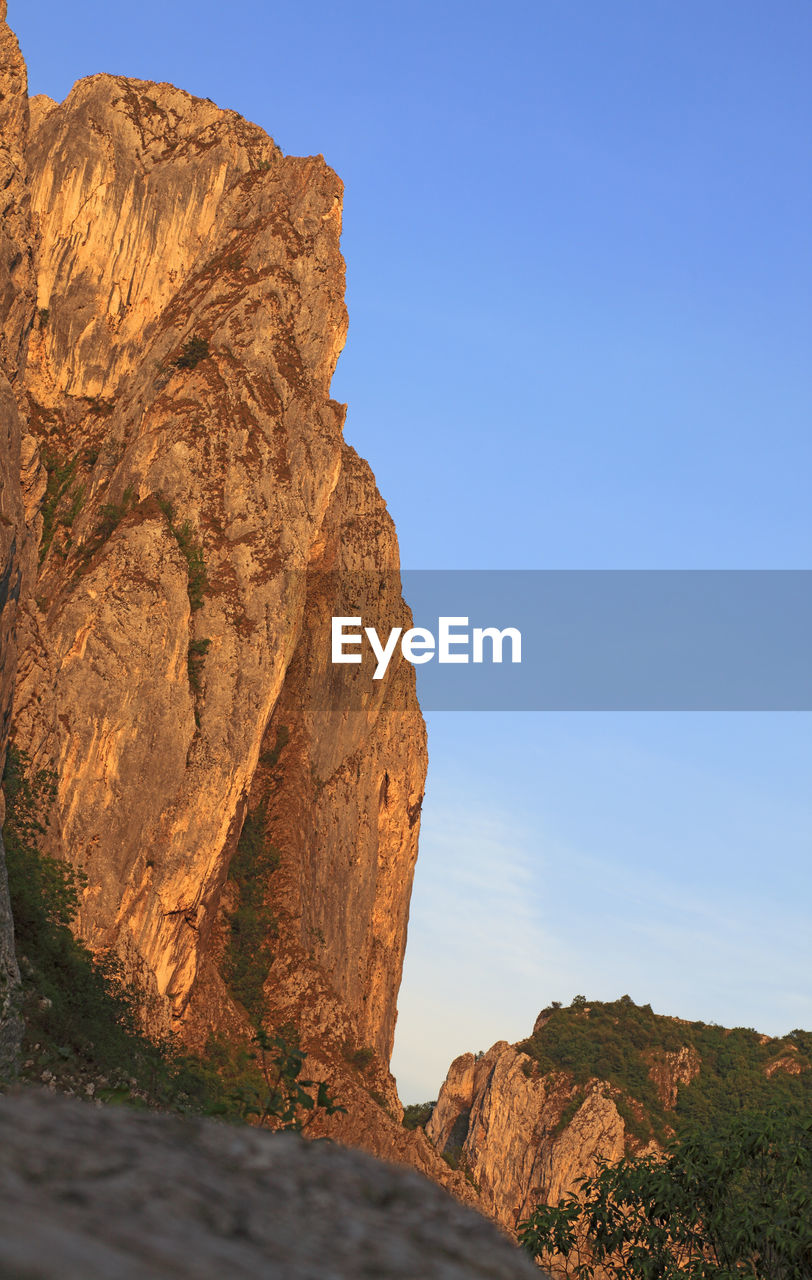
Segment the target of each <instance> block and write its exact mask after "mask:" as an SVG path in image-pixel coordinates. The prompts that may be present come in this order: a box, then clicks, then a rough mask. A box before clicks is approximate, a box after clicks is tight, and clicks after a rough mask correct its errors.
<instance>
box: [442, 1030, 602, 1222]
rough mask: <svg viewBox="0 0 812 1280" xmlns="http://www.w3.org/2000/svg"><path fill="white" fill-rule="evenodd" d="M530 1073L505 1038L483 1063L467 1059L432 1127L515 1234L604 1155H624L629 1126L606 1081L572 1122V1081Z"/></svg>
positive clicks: (449, 1083) (592, 1089)
mask: <svg viewBox="0 0 812 1280" xmlns="http://www.w3.org/2000/svg"><path fill="white" fill-rule="evenodd" d="M531 1068H532V1060H531V1059H530V1058H529V1057H528V1056H527V1054H524V1053H521V1052H519V1051H518V1050H517V1049H516V1048H515V1047H513V1046H511V1045H509V1044H507V1043H506V1042H505V1041H499V1042H498V1043H497V1044H495V1045H494V1046H493V1047H492V1048H491V1049H489V1050H488V1052H487V1053H486V1054H484V1055H483V1056H482V1057H480V1058H475V1057H474V1055H473V1054H470V1053H467V1054H463V1055H462V1056H461V1057H459V1058H457V1059H455V1061H454V1062H452V1064H451V1066H450V1068H449V1071H448V1076H447V1077H446V1080H445V1083H444V1084H443V1087H442V1089H441V1091H440V1096H439V1098H438V1100H437V1106H436V1107H435V1109H434V1112H433V1114H432V1117H431V1119H430V1120H429V1123H428V1125H427V1126H426V1134H427V1136H428V1138H429V1140H430V1141H431V1142H432V1143H433V1144H434V1145H435V1146H436V1147H437V1149H438V1150H440V1151H447V1152H448V1153H449V1154H451V1156H452V1158H454V1159H456V1160H459V1161H461V1162H462V1164H463V1166H464V1167H465V1168H466V1169H467V1170H468V1172H469V1174H470V1175H471V1176H472V1178H473V1180H474V1182H475V1184H476V1185H477V1187H478V1190H479V1197H480V1204H481V1206H482V1208H483V1209H484V1211H485V1212H486V1213H488V1214H490V1215H491V1216H492V1217H494V1218H496V1219H497V1221H498V1222H501V1223H502V1224H503V1225H504V1226H506V1227H507V1228H508V1229H511V1230H512V1229H513V1228H514V1227H515V1226H516V1224H517V1223H518V1222H519V1221H521V1219H522V1218H526V1217H527V1216H528V1214H530V1213H531V1212H532V1210H533V1209H534V1208H535V1206H536V1204H538V1203H545V1204H557V1203H558V1201H559V1200H560V1199H561V1197H562V1196H563V1195H564V1194H565V1193H566V1192H568V1191H571V1190H572V1189H573V1188H574V1187H575V1184H576V1182H577V1180H578V1178H580V1177H583V1176H586V1175H588V1174H590V1173H592V1172H594V1170H595V1168H596V1161H597V1159H598V1158H599V1157H603V1158H604V1159H607V1160H619V1159H620V1158H621V1156H622V1155H623V1154H624V1150H625V1126H624V1123H623V1120H622V1118H621V1116H620V1114H619V1112H618V1109H617V1106H616V1102H615V1098H614V1097H613V1096H612V1093H613V1091H612V1088H611V1086H610V1085H609V1084H608V1083H607V1082H606V1081H601V1080H594V1081H592V1082H590V1085H589V1088H588V1090H587V1091H586V1094H585V1096H584V1097H583V1098H582V1099H580V1100H579V1101H578V1106H577V1109H576V1110H575V1112H574V1114H573V1115H571V1116H570V1117H568V1110H569V1104H570V1103H571V1102H572V1101H573V1099H575V1097H576V1089H575V1087H574V1085H573V1083H572V1081H571V1080H570V1079H568V1077H567V1075H566V1074H565V1073H561V1074H557V1073H552V1074H550V1075H541V1076H539V1075H534V1074H533V1073H532V1070H531ZM567 1121H568V1122H567Z"/></svg>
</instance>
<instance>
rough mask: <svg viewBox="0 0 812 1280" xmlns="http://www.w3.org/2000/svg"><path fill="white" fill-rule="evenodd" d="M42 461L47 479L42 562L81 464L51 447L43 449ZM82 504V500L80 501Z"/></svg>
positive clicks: (40, 556) (43, 505)
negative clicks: (60, 511) (63, 456)
mask: <svg viewBox="0 0 812 1280" xmlns="http://www.w3.org/2000/svg"><path fill="white" fill-rule="evenodd" d="M42 463H43V466H44V467H45V472H46V475H47V480H46V482H45V494H44V496H43V500H42V508H41V515H42V537H41V539H40V546H39V562H40V564H42V562H43V560H44V559H45V557H46V555H47V554H48V551H49V549H50V546H51V543H52V542H53V538H54V534H55V532H56V528H57V523H58V521H57V509H58V507H59V504H60V502H61V501H62V498H63V497H64V496H65V494H66V492H67V491H68V489H69V488H70V486H71V484H72V483H73V479H74V477H75V475H76V471H77V468H78V466H79V459H78V458H71V459H66V458H60V457H59V455H58V454H57V453H55V452H54V451H53V450H50V449H43V451H42ZM80 506H81V501H80Z"/></svg>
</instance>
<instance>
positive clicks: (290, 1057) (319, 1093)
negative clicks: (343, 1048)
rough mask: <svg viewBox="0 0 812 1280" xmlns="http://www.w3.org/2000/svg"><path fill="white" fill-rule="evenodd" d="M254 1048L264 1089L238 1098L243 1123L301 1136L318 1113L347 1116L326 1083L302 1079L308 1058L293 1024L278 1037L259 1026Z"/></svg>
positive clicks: (276, 1033) (281, 1030) (247, 1091)
mask: <svg viewBox="0 0 812 1280" xmlns="http://www.w3.org/2000/svg"><path fill="white" fill-rule="evenodd" d="M252 1044H253V1045H254V1046H255V1052H254V1053H253V1055H252V1057H253V1060H254V1062H255V1063H256V1066H257V1069H258V1072H259V1076H260V1078H261V1086H260V1087H259V1088H248V1089H247V1090H245V1091H244V1092H243V1094H242V1095H241V1096H240V1097H239V1099H238V1100H239V1102H240V1105H241V1109H242V1116H243V1118H244V1119H250V1118H255V1119H256V1121H257V1123H258V1124H260V1125H267V1126H269V1127H270V1128H272V1129H293V1130H295V1131H297V1132H301V1131H302V1130H303V1129H306V1128H307V1127H308V1125H309V1124H310V1123H311V1121H312V1120H313V1119H314V1117H315V1115H316V1112H317V1111H323V1112H324V1113H325V1114H326V1115H328V1116H332V1115H336V1113H337V1112H344V1113H345V1114H346V1110H347V1108H346V1107H342V1106H339V1105H338V1104H337V1103H336V1102H334V1100H333V1098H332V1097H331V1096H330V1093H329V1091H328V1089H327V1085H326V1084H325V1083H324V1081H316V1080H303V1079H301V1073H302V1069H303V1067H304V1062H305V1058H306V1056H307V1054H306V1052H305V1050H304V1049H303V1048H302V1047H301V1045H300V1043H299V1035H298V1032H297V1030H296V1028H295V1027H293V1026H292V1025H291V1024H288V1025H287V1026H285V1027H282V1028H280V1029H279V1030H278V1031H277V1032H275V1033H269V1032H267V1031H266V1030H265V1029H264V1028H263V1027H261V1026H258V1027H257V1028H256V1030H255V1034H254V1038H253V1040H252ZM310 1090H315V1094H314V1093H312V1092H310Z"/></svg>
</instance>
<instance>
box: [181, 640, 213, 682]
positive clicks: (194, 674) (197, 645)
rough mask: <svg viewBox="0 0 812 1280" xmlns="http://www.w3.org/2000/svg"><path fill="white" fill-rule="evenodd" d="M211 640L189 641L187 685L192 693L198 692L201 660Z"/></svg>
mask: <svg viewBox="0 0 812 1280" xmlns="http://www.w3.org/2000/svg"><path fill="white" fill-rule="evenodd" d="M210 645H211V640H209V639H208V638H207V639H205V640H190V641H189V653H188V656H187V659H186V664H187V668H188V671H189V685H190V687H191V689H192V691H193V693H199V692H200V674H201V672H202V670H203V659H204V658H205V656H206V654H207V653H208V651H209V647H210Z"/></svg>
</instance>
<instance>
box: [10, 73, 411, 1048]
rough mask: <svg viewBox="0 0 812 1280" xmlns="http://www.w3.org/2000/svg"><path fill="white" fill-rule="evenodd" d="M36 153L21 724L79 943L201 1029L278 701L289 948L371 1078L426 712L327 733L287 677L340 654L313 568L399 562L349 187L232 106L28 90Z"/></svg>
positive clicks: (120, 90) (168, 90) (393, 987)
mask: <svg viewBox="0 0 812 1280" xmlns="http://www.w3.org/2000/svg"><path fill="white" fill-rule="evenodd" d="M29 164H30V171H31V189H32V196H33V205H34V210H35V213H36V216H37V219H38V223H39V230H40V237H41V240H40V250H39V269H38V308H39V310H38V316H39V319H38V325H37V332H36V335H35V337H34V340H33V342H32V345H31V355H30V360H29V371H28V378H27V387H28V393H29V396H30V403H31V424H32V432H33V435H34V437H35V440H36V445H37V448H38V454H39V475H40V478H39V482H38V483H37V481H36V480H35V479H34V480H32V482H31V490H32V493H33V495H34V507H33V510H32V513H31V514H32V518H33V520H34V521H35V522H37V521H38V522H39V534H40V556H41V565H40V572H39V579H38V582H37V587H36V591H35V593H34V598H33V599H31V600H30V601H29V603H28V606H27V613H26V618H25V624H24V625H25V645H24V650H23V653H22V657H21V663H20V680H19V689H18V694H17V711H16V718H15V732H16V735H17V739H18V741H19V743H20V746H21V747H22V748H24V749H25V750H26V751H27V752H28V754H29V755H30V756H31V757H32V759H33V760H34V761H35V763H37V764H38V765H41V764H45V763H47V764H49V765H50V766H52V767H53V768H54V769H55V771H56V774H57V777H58V796H57V803H56V808H55V813H54V817H53V828H52V836H51V839H52V846H53V848H54V849H55V851H56V852H57V853H58V854H59V856H61V857H64V858H67V859H69V860H70V861H71V862H72V863H73V864H74V865H75V866H76V867H77V868H80V869H81V870H82V872H83V873H84V874H85V875H86V877H87V890H86V892H85V895H84V900H83V903H82V911H81V918H80V927H81V931H82V934H83V935H84V937H85V938H86V939H87V940H88V941H89V942H90V943H91V945H93V946H94V947H97V948H98V947H106V946H110V945H113V946H115V947H116V948H117V949H118V950H119V951H120V952H122V953H123V954H124V955H125V956H126V958H127V960H128V963H129V965H130V968H131V970H132V972H133V973H134V974H136V975H137V976H138V978H139V979H140V981H141V982H142V983H143V984H145V985H146V986H148V987H149V988H150V989H151V990H152V993H153V995H154V997H155V1000H156V1008H157V1009H158V1010H159V1011H160V1009H162V1008H163V1009H164V1010H165V1011H166V1014H167V1015H169V1016H171V1017H172V1018H173V1019H174V1020H176V1021H177V1020H180V1019H183V1018H184V1017H185V1016H186V1015H187V1013H188V1011H189V1006H190V1000H191V998H192V995H193V991H194V989H195V983H196V979H197V976H198V973H199V970H200V967H201V962H202V960H203V958H204V957H205V955H206V951H207V946H208V943H209V940H210V938H211V935H212V930H213V927H214V924H215V920H216V912H217V908H218V904H219V903H220V900H221V895H222V890H223V886H224V883H225V880H226V875H227V870H228V864H229V858H230V855H231V853H232V851H233V848H234V843H235V840H236V837H237V836H238V834H239V831H240V827H241V825H242V822H243V818H244V815H245V812H246V805H247V801H248V796H249V793H250V792H251V789H252V787H254V788H256V787H257V786H258V785H259V777H258V770H259V776H261V774H262V766H261V765H260V753H261V750H262V746H263V738H264V735H265V734H266V732H270V733H271V734H273V732H274V730H273V728H272V727H271V721H272V717H273V716H274V715H275V714H276V718H277V720H284V724H285V730H286V734H287V735H289V738H290V745H289V747H288V748H287V759H289V760H290V762H291V771H290V779H289V780H288V781H286V783H285V787H284V791H285V793H286V794H288V793H289V794H290V797H291V798H290V799H289V800H288V801H286V802H285V804H284V805H283V808H284V814H283V815H281V816H280V817H279V818H278V821H280V822H283V821H284V822H287V827H288V829H287V832H286V836H285V838H284V839H283V838H282V837H280V838H279V843H280V844H281V847H282V852H283V855H284V859H285V867H284V871H285V877H284V878H285V887H286V893H287V894H288V896H290V897H291V906H290V908H289V910H290V911H291V912H292V913H294V914H296V918H297V931H298V941H299V943H300V944H301V945H302V946H303V947H307V946H309V938H310V936H311V934H312V933H313V931H314V930H317V931H318V933H319V936H320V937H323V939H324V942H323V943H320V944H319V946H320V948H321V951H320V955H319V962H320V964H321V966H322V968H323V970H324V972H325V973H327V974H329V984H330V986H331V989H332V991H333V993H334V995H335V998H336V999H337V1000H338V1001H339V1002H340V1003H341V1005H342V1007H343V1009H344V1010H345V1013H346V1016H347V1017H348V1018H349V1020H350V1021H351V1023H352V1025H353V1036H354V1038H355V1039H356V1040H357V1041H358V1043H361V1044H369V1045H371V1046H372V1047H374V1048H375V1049H376V1050H377V1051H378V1052H379V1054H380V1055H381V1057H382V1059H386V1060H388V1054H389V1051H390V1049H391V1042H392V1035H393V1030H394V1019H395V997H396V992H397V987H398V982H399V977H400V968H401V960H402V953H403V946H404V941H405V927H406V918H407V913H408V900H409V890H410V884H411V876H412V868H413V864H414V859H415V855H416V849H417V834H418V821H417V818H416V816H415V815H417V814H418V813H419V806H420V800H421V797H422V789H423V780H424V774H425V764H426V755H425V734H424V730H423V724H422V719H421V716H420V712H419V709H418V707H417V702H416V699H415V696H414V691H413V687H410V688H409V690H408V696H407V697H406V700H405V703H404V704H403V705H404V706H405V710H403V711H401V712H399V713H397V715H393V716H391V717H390V715H389V714H388V713H387V712H386V711H385V710H384V708H385V707H386V699H387V697H388V694H389V688H388V686H387V687H384V688H382V689H381V691H380V694H379V695H378V702H377V704H376V705H375V706H373V707H370V708H368V709H367V710H366V711H365V713H364V714H363V715H358V716H357V717H356V718H355V720H354V721H352V722H351V723H346V724H343V725H341V726H339V727H338V729H337V730H336V731H335V732H332V733H331V735H330V737H329V740H328V738H327V737H326V735H325V734H324V733H323V732H322V730H321V727H320V726H319V724H318V716H319V712H318V710H317V708H318V698H317V697H316V696H311V694H310V691H306V690H305V683H306V682H308V681H309V682H310V683H311V684H312V683H313V682H314V681H316V682H317V681H318V680H319V679H320V678H323V677H324V675H325V670H324V668H325V665H326V662H327V658H328V654H326V653H320V654H318V655H312V654H311V655H308V653H307V646H308V636H309V626H310V621H309V617H308V611H309V610H310V609H312V607H313V605H312V603H311V601H310V597H309V594H308V593H309V586H308V572H307V571H308V570H311V569H313V568H314V567H315V566H317V565H318V564H320V563H321V562H322V561H323V559H324V557H325V555H330V556H332V558H333V560H336V559H337V560H338V561H339V562H340V567H341V566H347V567H352V568H354V567H356V566H357V567H360V568H366V569H378V568H389V569H397V544H396V540H395V534H394V530H393V528H392V525H391V521H390V520H389V517H388V516H387V513H386V509H385V506H384V504H383V502H382V500H381V499H380V497H379V496H378V494H377V491H376V489H375V484H374V480H373V478H372V475H371V473H370V472H369V469H368V468H366V467H365V466H364V465H363V464H362V463H360V462H359V460H358V459H357V458H356V457H355V455H354V453H353V451H352V450H351V449H349V448H348V447H347V446H346V445H345V444H344V443H343V441H342V425H343V419H344V409H343V407H342V406H341V405H338V404H336V403H335V402H334V401H332V400H331V399H330V396H329V387H330V380H331V377H332V373H333V370H334V368H335V363H336V360H337V358H338V355H339V352H340V351H341V347H342V345H343V342H344V337H345V333H346V311H345V306H344V298H343V286H344V268H343V262H342V259H341V255H340V251H339V235H340V230H341V184H340V182H339V180H338V179H337V177H336V176H335V174H334V173H332V171H331V170H330V169H329V168H328V167H327V166H326V165H325V163H324V162H323V160H322V159H321V158H310V159H295V158H285V157H283V156H282V155H281V154H280V153H279V151H278V149H277V148H276V147H275V145H274V144H273V142H272V141H271V140H270V139H269V138H268V137H267V136H266V135H265V134H264V133H263V132H262V131H261V130H260V129H259V128H257V127H256V126H253V125H250V124H248V123H247V122H245V121H244V120H242V119H241V118H240V117H238V116H237V115H235V114H234V113H233V112H227V111H220V110H218V109H217V108H216V107H215V106H213V104H211V103H209V102H206V101H201V100H199V99H195V98H192V97H190V96H189V95H188V94H185V93H182V92H180V91H179V90H177V89H174V88H172V87H170V86H168V85H151V84H145V83H141V82H137V81H128V80H124V79H119V78H115V77H110V76H96V77H93V78H91V79H89V80H85V81H82V82H80V83H79V84H77V85H76V86H75V88H74V89H73V91H72V92H71V94H70V95H69V97H68V99H67V100H66V102H65V103H64V104H62V105H61V106H57V105H56V104H54V103H51V102H49V101H47V100H42V99H40V100H35V103H34V111H33V116H32V134H31V144H30V148H29ZM29 473H30V474H31V475H32V476H36V473H37V462H36V460H34V462H33V464H30V465H29ZM37 499H39V501H38V502H37ZM399 607H400V609H401V611H402V610H403V606H402V605H400V606H399ZM319 664H321V669H319ZM296 673H299V674H298V675H297V674H296ZM395 680H398V681H401V682H403V681H404V680H405V681H408V675H407V673H406V672H405V671H402V672H396V673H394V674H393V681H395ZM297 682H298V683H297ZM382 683H383V682H382ZM390 683H391V682H390ZM283 707H285V708H289V710H287V709H286V710H285V711H284V713H283V712H282V708H283ZM334 728H335V727H334ZM294 773H295V774H296V777H297V778H300V781H294V780H293V775H294ZM387 774H388V776H389V778H390V779H394V780H395V782H394V783H393V785H392V786H390V787H389V789H388V793H387V802H386V805H384V806H382V805H381V804H380V803H379V794H380V790H381V787H382V785H383V782H384V778H385V776H386V775H387ZM301 778H304V780H305V781H304V785H303V784H302V782H301ZM308 788H309V790H308ZM316 792H317V793H318V802H317V803H315V802H314V798H315V795H316ZM371 797H374V803H373V802H372V799H371ZM280 804H281V800H280ZM280 879H281V877H280ZM293 898H296V899H297V901H296V903H295V905H294V904H293V901H292V900H293Z"/></svg>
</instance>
